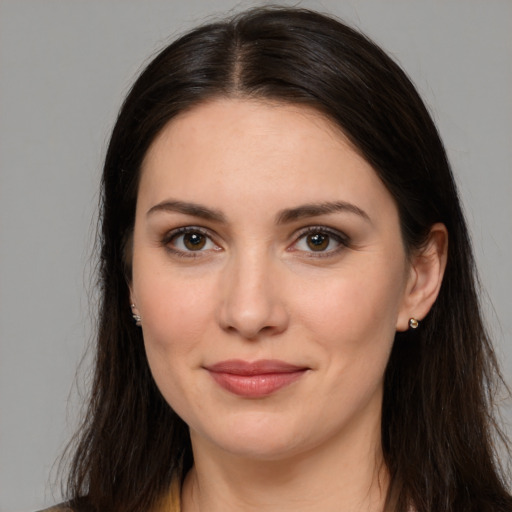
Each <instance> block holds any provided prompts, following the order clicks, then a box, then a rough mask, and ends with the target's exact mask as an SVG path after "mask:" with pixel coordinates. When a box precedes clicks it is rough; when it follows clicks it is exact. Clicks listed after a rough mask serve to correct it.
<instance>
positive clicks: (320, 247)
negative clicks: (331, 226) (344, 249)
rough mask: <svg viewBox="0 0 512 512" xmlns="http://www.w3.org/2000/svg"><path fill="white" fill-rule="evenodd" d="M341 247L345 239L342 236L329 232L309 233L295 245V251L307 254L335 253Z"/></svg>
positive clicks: (301, 237)
mask: <svg viewBox="0 0 512 512" xmlns="http://www.w3.org/2000/svg"><path fill="white" fill-rule="evenodd" d="M341 245H344V239H343V237H342V236H341V235H337V234H335V233H330V232H327V231H321V230H317V231H309V232H307V233H304V234H303V235H301V236H300V237H299V239H298V240H297V242H296V243H295V244H294V247H293V248H294V250H299V251H305V252H318V253H325V252H334V251H335V250H336V249H338V248H339V247H340V246H341Z"/></svg>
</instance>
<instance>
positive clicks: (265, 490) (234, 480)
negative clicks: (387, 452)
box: [182, 425, 389, 512]
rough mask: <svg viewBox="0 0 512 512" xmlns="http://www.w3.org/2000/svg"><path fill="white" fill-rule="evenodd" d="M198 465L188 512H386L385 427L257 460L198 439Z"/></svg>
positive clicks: (185, 501)
mask: <svg viewBox="0 0 512 512" xmlns="http://www.w3.org/2000/svg"><path fill="white" fill-rule="evenodd" d="M192 444H193V447H194V461H195V462H194V466H193V468H192V469H191V471H190V472H189V474H188V475H187V477H186V479H185V482H184V486H183V490H182V511H183V512H206V511H208V512H217V511H219V512H220V511H222V512H231V511H233V512H235V511H236V512H253V511H258V512H267V511H276V510H279V511H280V512H287V511H291V510H293V511H294V512H313V511H315V512H318V511H322V512H331V511H332V512H334V511H336V512H339V511H340V510H341V511H343V512H361V511H364V512H381V511H382V510H383V509H384V502H385V498H386V492H387V488H388V481H389V476H388V473H387V470H386V468H385V464H384V461H383V457H382V449H381V443H380V425H373V428H372V429H370V430H369V431H366V432H365V431H361V430H359V431H357V432H356V435H354V436H348V437H347V436H343V437H341V436H340V438H337V439H332V440H330V442H328V443H325V444H324V445H323V446H322V447H321V448H318V447H315V448H313V449H311V450H310V451H307V452H305V453H304V452H303V453H300V454H295V455H294V454H292V455H290V456H288V457H281V458H275V459H273V460H255V459H253V458H251V459H248V458H246V457H240V456H236V455H233V454H229V453H226V452H224V451H221V450H219V449H217V448H212V447H211V446H209V447H207V443H206V442H205V441H204V439H195V436H194V435H193V434H192Z"/></svg>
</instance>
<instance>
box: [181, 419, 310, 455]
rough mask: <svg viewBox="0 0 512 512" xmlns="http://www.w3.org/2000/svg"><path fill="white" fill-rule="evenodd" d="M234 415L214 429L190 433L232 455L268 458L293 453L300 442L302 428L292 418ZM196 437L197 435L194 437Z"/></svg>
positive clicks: (299, 446) (301, 447) (294, 453)
mask: <svg viewBox="0 0 512 512" xmlns="http://www.w3.org/2000/svg"><path fill="white" fill-rule="evenodd" d="M245 416H246V417H245V418H243V419H242V418H240V417H238V418H235V419H233V421H231V422H229V424H228V425H218V429H215V430H213V429H208V430H209V431H203V432H196V433H195V435H194V434H193V433H191V435H192V436H193V437H195V436H198V437H200V438H204V439H207V441H208V443H209V444H213V445H215V446H216V447H217V448H218V449H220V450H222V451H225V452H226V453H229V454H231V455H233V456H236V457H242V458H247V459H253V460H261V461H272V460H280V459H284V458H287V457H290V456H294V455H296V454H297V453H299V452H300V451H301V450H302V449H304V450H307V447H305V446H303V444H304V443H303V439H302V429H300V428H297V427H298V425H295V424H294V422H290V423H289V424H286V422H284V421H283V419H280V420H279V421H276V418H275V417H273V415H269V414H266V415H261V414H249V415H245ZM195 440H197V441H199V439H197V437H196V439H195Z"/></svg>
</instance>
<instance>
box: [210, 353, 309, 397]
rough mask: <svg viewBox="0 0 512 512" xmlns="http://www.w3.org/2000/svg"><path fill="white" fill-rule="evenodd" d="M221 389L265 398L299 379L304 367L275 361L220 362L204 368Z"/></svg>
mask: <svg viewBox="0 0 512 512" xmlns="http://www.w3.org/2000/svg"><path fill="white" fill-rule="evenodd" d="M206 369H207V370H208V371H209V372H210V375H211V376H212V377H213V379H214V380H215V381H216V382H217V384H219V385H220V386H221V387H223V388H224V389H226V390H227V391H230V392H231V393H234V394H235V395H239V396H243V397H247V398H260V397H264V396H268V395H270V394H272V393H274V392H276V391H278V390H279V389H281V388H284V387H285V386H288V385H289V384H291V383H292V382H295V381H296V380H298V379H300V377H302V375H304V373H305V372H306V370H307V369H308V368H305V367H299V366H295V365H292V364H289V363H285V362H283V361H278V360H260V361H254V362H247V361H242V360H238V359H231V360H229V361H221V362H220V363H216V364H214V365H212V366H208V367H206Z"/></svg>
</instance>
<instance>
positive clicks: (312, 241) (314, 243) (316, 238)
mask: <svg viewBox="0 0 512 512" xmlns="http://www.w3.org/2000/svg"><path fill="white" fill-rule="evenodd" d="M329 242H330V237H329V235H326V234H325V233H313V234H311V235H307V237H306V244H307V246H308V247H309V248H310V249H311V250H312V251H325V249H327V247H329Z"/></svg>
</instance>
